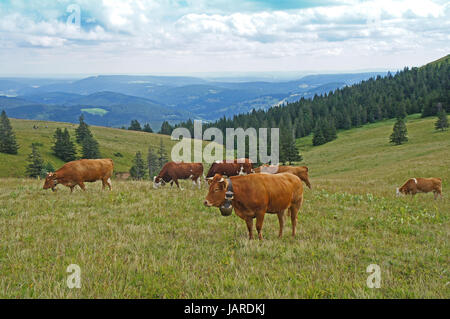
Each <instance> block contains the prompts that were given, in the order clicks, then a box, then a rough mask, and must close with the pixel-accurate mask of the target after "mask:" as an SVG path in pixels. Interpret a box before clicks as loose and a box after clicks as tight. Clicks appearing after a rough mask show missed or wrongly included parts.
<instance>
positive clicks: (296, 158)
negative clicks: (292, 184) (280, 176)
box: [280, 131, 303, 165]
mask: <svg viewBox="0 0 450 319" xmlns="http://www.w3.org/2000/svg"><path fill="white" fill-rule="evenodd" d="M302 159H303V157H302V156H301V155H300V154H299V152H298V149H297V145H296V144H295V139H294V136H293V132H290V131H285V133H284V134H282V140H281V147H280V162H281V163H283V164H285V163H286V162H287V163H289V165H291V164H292V162H300V161H302Z"/></svg>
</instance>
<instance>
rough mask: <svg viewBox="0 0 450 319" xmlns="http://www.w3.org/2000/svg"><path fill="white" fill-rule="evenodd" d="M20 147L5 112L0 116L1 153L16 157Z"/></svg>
mask: <svg viewBox="0 0 450 319" xmlns="http://www.w3.org/2000/svg"><path fill="white" fill-rule="evenodd" d="M18 150H19V145H18V144H17V141H16V136H15V134H14V132H13V130H12V126H11V123H10V121H9V118H8V116H7V115H6V112H5V111H2V114H1V115H0V153H6V154H13V155H16V154H17V153H18Z"/></svg>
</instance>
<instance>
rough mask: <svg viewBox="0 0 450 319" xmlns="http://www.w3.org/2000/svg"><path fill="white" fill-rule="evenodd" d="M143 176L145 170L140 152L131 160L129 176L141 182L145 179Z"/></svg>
mask: <svg viewBox="0 0 450 319" xmlns="http://www.w3.org/2000/svg"><path fill="white" fill-rule="evenodd" d="M145 174H146V169H145V163H144V160H143V159H142V154H141V152H137V153H136V156H135V157H134V160H133V166H131V168H130V175H131V177H132V178H133V179H135V180H142V179H144V178H145Z"/></svg>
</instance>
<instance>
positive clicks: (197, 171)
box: [153, 162, 203, 189]
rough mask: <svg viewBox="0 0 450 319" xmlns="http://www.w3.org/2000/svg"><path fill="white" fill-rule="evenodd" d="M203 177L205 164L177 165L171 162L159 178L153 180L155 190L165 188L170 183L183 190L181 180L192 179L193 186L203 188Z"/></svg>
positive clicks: (163, 169)
mask: <svg viewBox="0 0 450 319" xmlns="http://www.w3.org/2000/svg"><path fill="white" fill-rule="evenodd" d="M202 176H203V164H202V163H183V162H181V163H177V162H169V163H166V165H164V166H163V168H162V169H161V171H160V172H159V174H158V176H155V177H154V178H153V188H158V187H160V186H161V185H162V186H164V185H165V184H166V183H168V182H170V185H171V186H172V185H173V183H175V184H176V185H177V186H178V188H180V189H182V188H181V187H180V185H179V184H178V180H179V179H188V178H190V179H192V183H193V185H194V186H195V185H197V186H198V188H199V189H200V187H201V177H202Z"/></svg>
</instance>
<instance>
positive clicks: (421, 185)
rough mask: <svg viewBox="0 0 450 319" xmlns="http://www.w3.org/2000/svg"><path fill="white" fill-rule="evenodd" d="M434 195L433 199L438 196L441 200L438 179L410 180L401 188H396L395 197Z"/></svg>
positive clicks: (440, 185) (439, 181)
mask: <svg viewBox="0 0 450 319" xmlns="http://www.w3.org/2000/svg"><path fill="white" fill-rule="evenodd" d="M429 192H433V193H434V199H437V197H438V195H440V196H441V198H442V180H441V179H440V178H410V179H408V180H407V181H406V183H405V184H403V186H402V187H400V188H397V196H400V195H401V194H404V195H408V194H411V195H413V196H414V195H416V194H417V193H429Z"/></svg>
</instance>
